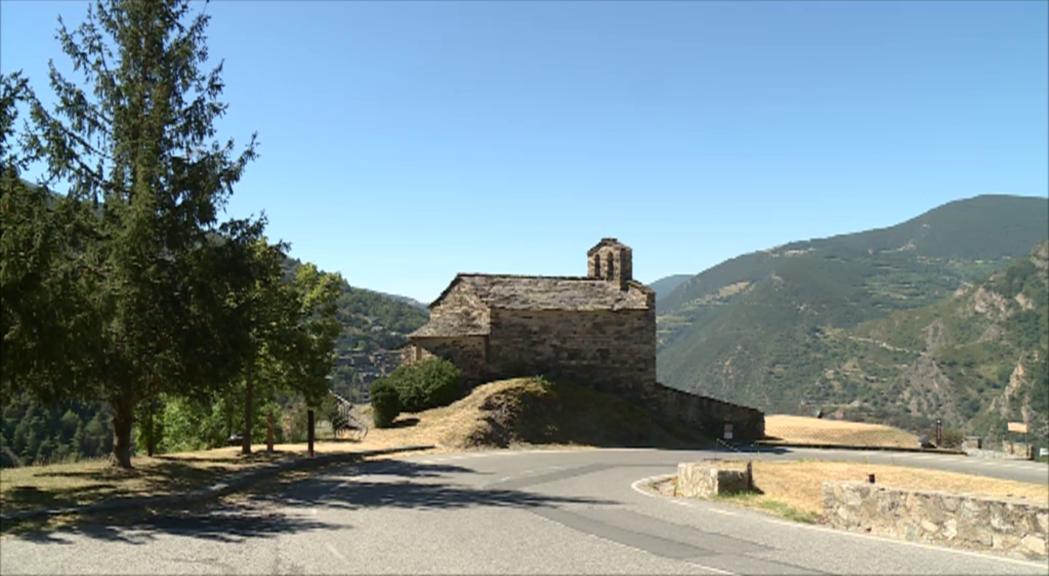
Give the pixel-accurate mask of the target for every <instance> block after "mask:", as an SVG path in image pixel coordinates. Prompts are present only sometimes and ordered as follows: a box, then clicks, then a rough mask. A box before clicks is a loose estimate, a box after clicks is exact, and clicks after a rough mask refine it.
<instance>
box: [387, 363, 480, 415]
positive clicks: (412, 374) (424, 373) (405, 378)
mask: <svg viewBox="0 0 1049 576" xmlns="http://www.w3.org/2000/svg"><path fill="white" fill-rule="evenodd" d="M387 380H389V381H390V383H391V384H392V385H393V387H394V388H395V389H396V390H397V394H398V395H399V396H400V399H401V409H403V410H404V411H405V412H419V411H421V410H426V409H429V408H436V407H438V406H447V405H448V404H451V403H452V402H455V401H456V400H458V399H459V398H461V397H462V395H463V387H462V384H461V383H460V378H459V369H458V368H456V367H455V364H452V363H451V362H449V361H447V360H441V359H440V358H427V359H426V360H422V361H420V362H416V363H415V364H411V365H409V366H401V367H399V368H397V369H396V370H394V371H393V373H391V374H390V376H389V377H388V378H387Z"/></svg>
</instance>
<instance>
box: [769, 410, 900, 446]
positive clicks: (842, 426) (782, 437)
mask: <svg viewBox="0 0 1049 576" xmlns="http://www.w3.org/2000/svg"><path fill="white" fill-rule="evenodd" d="M765 435H766V436H769V437H771V438H772V441H773V442H775V441H781V442H788V443H795V444H836V445H844V446H880V447H887V448H917V447H918V446H919V443H918V437H917V436H915V435H914V434H911V433H910V432H905V431H903V430H900V429H898V428H893V427H891V426H883V425H881V424H864V423H861V422H847V421H845V420H825V419H820V418H808V417H805V416H787V415H783V414H774V415H771V416H766V417H765Z"/></svg>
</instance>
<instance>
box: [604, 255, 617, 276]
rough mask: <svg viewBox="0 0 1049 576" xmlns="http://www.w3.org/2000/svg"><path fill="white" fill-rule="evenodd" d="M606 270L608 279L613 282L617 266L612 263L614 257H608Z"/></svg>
mask: <svg viewBox="0 0 1049 576" xmlns="http://www.w3.org/2000/svg"><path fill="white" fill-rule="evenodd" d="M605 269H606V270H608V279H609V280H611V279H613V278H615V276H616V265H615V262H613V261H612V255H611V254H609V255H608V262H607V263H606V265H605Z"/></svg>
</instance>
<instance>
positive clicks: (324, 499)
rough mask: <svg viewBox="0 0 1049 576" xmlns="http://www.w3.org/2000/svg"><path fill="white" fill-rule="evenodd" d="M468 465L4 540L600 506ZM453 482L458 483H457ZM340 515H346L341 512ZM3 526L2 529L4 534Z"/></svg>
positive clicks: (397, 463)
mask: <svg viewBox="0 0 1049 576" xmlns="http://www.w3.org/2000/svg"><path fill="white" fill-rule="evenodd" d="M482 474H483V473H480V472H476V471H474V470H471V469H469V468H465V467H461V466H454V465H446V464H424V463H419V462H411V461H405V460H379V461H372V462H365V463H363V464H360V463H355V464H351V465H349V466H347V465H346V464H336V465H330V466H325V467H321V468H318V469H316V470H314V471H313V472H312V473H309V474H305V473H299V475H298V476H294V477H291V478H288V479H285V480H283V481H278V480H271V481H269V482H264V483H261V484H260V485H258V486H256V487H254V488H253V489H252V491H251V493H250V494H248V495H247V497H246V498H245V497H241V496H238V497H234V498H226V499H223V500H219V501H214V500H213V501H211V502H209V503H208V502H202V503H196V504H190V505H186V506H185V507H182V508H174V507H169V508H165V509H162V510H137V511H125V512H120V513H112V514H93V515H88V516H78V517H75V518H71V519H65V520H64V521H63V522H64V523H62V524H61V525H58V526H56V525H54V524H48V523H37V524H35V525H33V524H26V525H25V526H22V527H20V528H19V529H17V530H12V531H11V537H12V538H17V539H20V540H26V541H31V542H37V543H44V544H73V543H75V542H76V541H77V540H80V539H82V538H85V537H86V538H88V539H92V540H100V541H111V542H122V543H127V544H135V545H143V544H148V543H149V542H150V541H152V540H154V539H156V538H157V537H159V536H162V535H178V536H183V537H191V538H199V539H204V540H211V541H217V542H242V541H245V540H249V539H255V538H271V537H274V536H277V535H280V534H290V533H301V532H303V531H314V530H328V529H346V528H348V527H350V525H351V523H350V522H342V521H339V522H337V523H329V522H324V521H321V520H319V519H317V518H316V517H313V516H312V515H311V514H310V513H309V512H307V510H310V511H312V510H311V509H317V508H323V509H337V510H343V511H346V512H352V511H354V510H360V509H375V508H395V509H414V510H449V509H457V508H470V507H483V506H489V507H492V506H494V507H500V508H522V509H528V508H538V507H559V506H563V505H569V504H587V505H608V504H615V502H612V501H608V500H599V499H593V498H576V497H562V496H552V495H545V494H538V493H533V492H526V491H522V490H512V489H498V488H495V489H493V488H480V487H471V486H468V485H466V484H463V483H462V482H461V481H462V480H465V479H466V478H468V477H470V476H474V475H482ZM456 480H459V482H457V481H456ZM347 520H352V517H348V518H347ZM9 528H10V527H9V526H5V527H4V529H5V531H7V530H8V529H9Z"/></svg>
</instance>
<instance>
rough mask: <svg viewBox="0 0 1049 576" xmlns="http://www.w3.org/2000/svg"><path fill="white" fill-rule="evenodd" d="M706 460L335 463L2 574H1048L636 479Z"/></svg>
mask: <svg viewBox="0 0 1049 576" xmlns="http://www.w3.org/2000/svg"><path fill="white" fill-rule="evenodd" d="M713 455H715V454H712V453H710V452H699V451H668V450H625V449H603V450H536V451H494V452H474V453H464V454H420V455H416V456H412V457H406V458H400V459H388V460H378V461H371V462H365V463H360V464H354V465H345V466H339V467H333V468H329V469H326V470H323V471H320V472H318V473H316V474H314V475H313V476H312V477H310V478H309V479H307V480H303V481H301V482H297V483H294V484H291V485H290V486H288V487H286V488H283V489H281V490H279V491H273V492H267V493H260V494H256V495H253V496H251V497H250V498H247V499H244V500H242V501H236V502H226V503H222V504H220V505H215V506H211V507H209V508H208V509H201V510H198V511H192V512H189V513H182V514H169V515H160V516H156V517H152V518H150V519H149V520H144V521H142V522H138V523H135V524H133V525H127V526H119V527H118V526H109V527H106V526H94V527H83V526H82V527H80V528H78V529H70V530H61V531H58V532H54V533H50V534H46V535H45V534H25V535H17V536H7V537H4V538H3V540H2V541H0V551H2V553H0V573H3V574H22V573H48V574H58V573H107V574H112V573H125V574H132V573H134V574H142V573H185V574H200V573H369V574H375V573H477V574H481V573H483V574H491V573H514V574H521V573H530V574H533V573H560V574H563V573H592V574H614V573H629V574H639V573H658V574H819V573H832V574H952V573H953V574H1045V573H1046V571H1047V565H1046V563H1044V562H1041V563H1039V562H1026V561H1020V560H1013V559H1008V558H1001V557H996V556H990V555H985V554H978V553H971V552H965V551H959V550H952V549H946V548H938V547H932V546H926V545H920V544H912V543H906V542H899V541H893V540H887V539H882V538H877V537H871V536H868V535H861V534H852V533H846V532H839V531H834V530H829V529H826V528H822V527H816V526H806V525H800V524H795V523H791V522H787V521H783V520H780V519H777V518H773V517H770V516H768V515H765V514H762V513H760V512H755V511H750V510H745V509H740V508H735V507H732V506H730V505H726V504H721V503H711V502H701V501H689V502H684V501H680V500H671V499H665V498H661V497H657V496H653V495H650V494H648V493H646V492H645V491H643V490H639V489H638V488H637V484H638V480H640V479H643V478H646V477H651V476H656V475H662V474H669V473H672V472H673V471H674V467H675V466H676V464H677V463H678V462H682V461H689V460H698V459H701V458H705V457H711V456H713ZM716 455H717V456H718V457H746V458H769V459H794V458H814V457H820V458H824V459H835V460H855V459H858V460H861V461H867V462H871V463H885V464H897V465H909V466H920V467H924V468H936V469H943V470H952V471H959V472H968V473H977V474H984V475H988V476H994V477H999V478H1008V479H1013V480H1021V481H1028V482H1041V483H1045V482H1047V481H1049V478H1047V475H1049V471H1047V470H1049V469H1047V468H1046V466H1045V465H1038V464H1034V463H1024V462H994V461H980V460H975V459H966V458H961V457H952V456H940V455H928V454H890V453H883V452H870V453H864V452H851V451H840V452H839V451H834V452H828V451H808V450H783V451H779V452H777V453H760V454H736V455H732V454H726V453H717V454H716Z"/></svg>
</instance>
